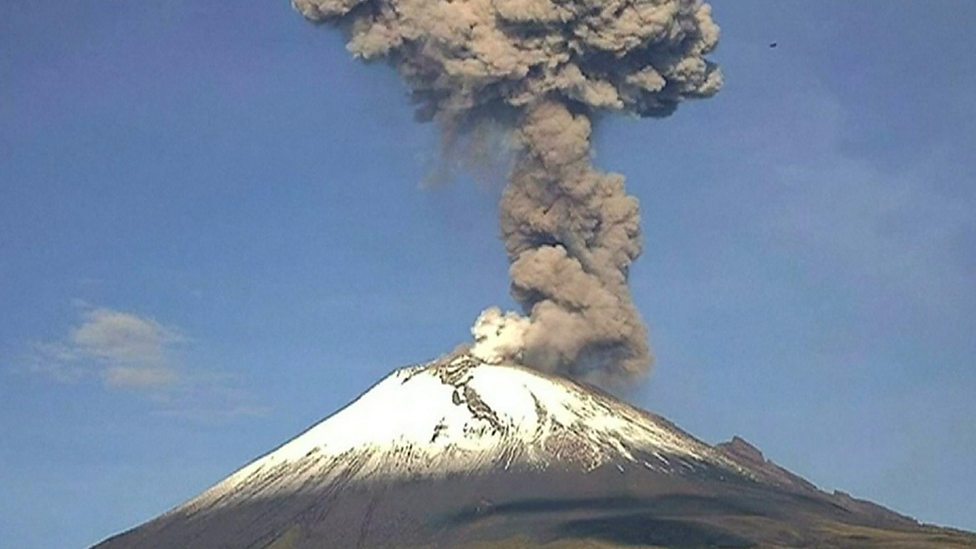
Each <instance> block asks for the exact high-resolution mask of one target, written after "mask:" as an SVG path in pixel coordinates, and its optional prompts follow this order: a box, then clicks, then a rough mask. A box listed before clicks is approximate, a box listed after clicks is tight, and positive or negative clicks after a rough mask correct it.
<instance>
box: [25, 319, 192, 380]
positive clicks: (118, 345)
mask: <svg viewBox="0 0 976 549" xmlns="http://www.w3.org/2000/svg"><path fill="white" fill-rule="evenodd" d="M82 309H83V310H82V315H81V319H80V321H79V322H77V323H76V324H75V325H74V326H72V327H71V329H70V330H69V331H68V334H67V336H66V337H64V338H63V339H61V340H58V341H41V342H35V343H33V344H32V345H31V348H32V356H31V357H30V360H29V367H30V369H31V370H32V371H34V372H37V373H40V374H46V375H48V376H50V377H52V378H53V379H55V380H57V381H62V382H72V381H78V380H79V379H81V378H84V377H86V376H89V375H97V376H99V377H100V378H101V379H102V380H103V382H104V383H105V384H106V385H109V386H112V387H120V388H157V387H164V386H167V385H172V384H174V383H176V382H178V381H179V379H180V375H179V370H178V367H177V365H176V363H175V361H174V360H173V358H172V353H173V351H174V350H175V347H176V346H178V345H180V344H181V343H183V342H184V341H185V338H184V337H183V336H182V335H181V334H180V333H179V331H177V330H175V329H173V328H170V327H167V326H164V325H162V324H160V323H159V322H157V321H156V320H154V319H152V318H149V317H146V316H140V315H137V314H134V313H129V312H124V311H117V310H114V309H108V308H104V307H100V308H92V307H89V306H84V307H83V308H82Z"/></svg>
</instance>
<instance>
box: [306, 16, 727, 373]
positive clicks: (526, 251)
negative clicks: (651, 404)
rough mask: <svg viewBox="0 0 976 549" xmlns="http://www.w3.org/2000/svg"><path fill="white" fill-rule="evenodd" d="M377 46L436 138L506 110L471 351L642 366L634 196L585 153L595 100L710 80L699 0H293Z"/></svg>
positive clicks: (620, 101)
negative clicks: (494, 264) (504, 182)
mask: <svg viewBox="0 0 976 549" xmlns="http://www.w3.org/2000/svg"><path fill="white" fill-rule="evenodd" d="M292 4H293V5H294V7H295V8H296V9H297V10H298V11H300V12H301V13H302V14H303V15H304V16H305V17H306V18H308V19H309V20H312V21H315V22H326V23H334V24H336V25H338V26H341V27H342V28H343V29H345V30H346V32H347V33H348V37H349V40H348V44H347V48H348V49H349V51H350V52H351V53H352V54H353V55H355V56H357V57H360V58H362V59H364V60H374V59H386V60H388V61H389V62H390V63H391V64H392V65H393V66H395V67H396V68H397V70H398V71H399V72H400V74H401V76H402V77H403V79H404V80H405V81H406V83H407V85H408V86H409V88H410V90H411V92H412V94H413V97H414V99H415V101H416V102H417V104H418V110H417V113H418V117H419V118H420V119H422V120H433V121H435V122H436V123H438V124H439V125H440V127H441V128H442V130H443V131H444V132H445V136H446V137H445V139H446V140H447V141H448V142H450V141H451V140H452V139H454V137H455V136H457V135H459V134H462V133H463V132H464V131H465V129H470V128H473V127H478V125H479V124H480V123H481V122H483V121H484V120H495V121H513V122H511V125H512V126H513V127H512V134H513V140H514V143H515V145H516V152H515V159H514V165H513V168H512V171H511V173H510V175H509V182H508V186H507V187H506V189H505V191H504V194H503V197H502V200H501V212H500V218H501V233H502V237H503V239H504V242H505V248H506V251H507V252H508V258H509V261H510V264H511V268H510V274H511V278H512V285H511V288H512V295H513V297H514V298H515V299H516V301H518V302H519V303H520V304H521V305H522V307H523V312H524V314H525V316H524V317H523V316H521V315H518V314H517V313H502V312H501V311H500V310H498V309H496V308H491V309H488V310H486V311H485V312H484V313H482V315H481V317H479V319H478V321H477V322H476V323H475V326H474V327H473V328H472V332H473V333H474V336H475V346H474V350H473V352H476V353H480V354H481V355H483V356H485V357H488V358H492V359H496V360H502V359H509V360H516V361H518V362H521V363H523V364H526V365H528V366H532V367H535V368H538V369H542V370H546V371H551V372H556V373H560V374H563V375H568V376H572V377H577V378H584V379H587V380H590V381H597V382H603V383H605V384H606V383H609V384H617V383H620V382H626V381H627V380H630V379H634V378H636V377H639V376H640V375H641V374H643V373H645V372H646V371H647V370H648V369H649V368H650V365H651V362H652V357H651V352H650V348H649V345H648V341H647V330H646V328H645V327H644V324H643V322H642V320H641V318H640V314H639V313H638V312H637V310H636V308H635V307H634V304H633V302H632V300H631V297H630V292H629V290H628V288H627V277H628V270H629V267H630V265H631V263H632V262H633V261H634V260H635V259H636V258H637V256H638V255H639V254H640V250H641V245H640V224H639V207H638V203H637V200H636V199H635V198H634V197H632V196H630V195H628V194H627V193H626V191H625V190H624V180H623V177H622V176H620V175H618V174H613V173H605V172H601V171H599V170H597V169H596V168H594V167H593V165H592V164H591V150H590V134H591V130H592V120H593V115H594V114H595V113H597V112H599V111H609V112H621V113H628V114H632V115H636V116H641V117H663V116H667V115H669V114H671V113H672V112H673V111H674V109H675V108H676V107H677V105H678V104H679V103H680V102H681V101H682V100H684V99H686V98H697V97H707V96H710V95H712V94H714V93H715V92H717V91H718V89H719V88H720V86H721V84H722V76H721V73H720V71H719V70H718V68H717V67H716V66H715V65H714V64H713V63H711V62H710V61H708V60H707V59H705V56H706V55H707V54H708V53H709V52H711V51H712V49H713V48H714V47H715V45H716V43H717V41H718V34H719V30H718V26H717V25H715V23H714V22H713V21H712V17H711V8H710V6H709V5H708V4H705V3H703V2H701V1H700V0H292Z"/></svg>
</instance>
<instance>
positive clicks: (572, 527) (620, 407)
mask: <svg viewBox="0 0 976 549" xmlns="http://www.w3.org/2000/svg"><path fill="white" fill-rule="evenodd" d="M901 538H906V539H909V541H910V542H911V543H912V544H913V545H907V546H912V547H926V546H932V547H935V546H939V547H946V546H948V547H952V546H958V547H976V538H974V537H971V536H969V535H968V534H965V533H956V532H955V531H951V530H946V529H939V528H935V527H930V526H926V525H920V524H918V523H917V522H916V521H915V520H914V519H911V518H910V517H906V516H903V515H900V514H898V513H895V512H894V511H891V510H888V509H886V508H884V507H881V506H879V505H876V504H873V503H871V502H867V501H863V500H858V499H855V498H852V497H850V496H849V495H847V494H844V493H842V492H835V493H834V494H827V493H826V492H823V491H821V490H819V489H818V488H817V487H816V486H815V485H813V484H812V483H809V482H808V481H806V480H804V479H803V478H802V477H799V476H798V475H795V474H793V473H791V472H790V471H787V470H786V469H784V468H782V467H779V466H778V465H776V464H774V463H772V462H771V461H769V460H766V459H765V457H764V456H763V455H762V453H761V452H760V451H759V450H758V449H757V448H755V447H754V446H752V445H751V444H749V443H748V442H746V441H745V440H744V439H741V438H739V437H735V438H733V439H732V440H731V441H730V442H728V443H722V444H718V445H715V446H710V445H708V444H706V443H704V442H702V441H700V440H698V439H696V438H695V437H693V436H692V435H690V434H688V433H686V432H684V431H683V430H681V429H680V428H679V427H677V426H676V425H674V424H673V423H671V422H670V421H668V420H667V419H665V418H663V417H661V416H658V415H656V414H653V413H651V412H647V411H645V410H641V409H639V408H636V407H634V406H631V405H629V404H627V403H624V402H622V401H620V400H618V399H616V398H615V397H613V396H611V395H609V394H607V393H604V392H602V391H600V390H597V389H595V388H593V387H590V386H588V385H585V384H579V383H576V382H574V381H571V380H567V379H564V378H561V377H554V376H550V375H547V374H543V373H540V372H537V371H535V370H530V369H526V368H524V367H521V366H517V365H511V364H490V363H486V362H485V361H483V360H480V359H478V358H476V357H474V356H471V355H469V354H467V353H463V352H462V353H457V354H454V355H450V356H448V357H445V358H443V359H439V360H435V361H432V362H429V363H426V364H420V365H415V366H411V367H406V368H400V369H397V370H394V372H393V373H391V374H390V375H388V376H387V377H385V378H384V379H382V380H381V381H380V382H378V383H377V384H375V385H373V386H372V387H371V388H370V389H369V390H367V391H366V392H364V393H363V394H362V395H361V396H360V397H359V398H357V399H355V400H354V401H353V402H351V403H350V404H349V405H347V406H345V407H343V408H342V409H340V410H339V411H337V412H336V413H334V414H332V415H330V416H328V417H327V418H325V419H324V420H322V421H320V422H319V423H317V424H315V425H313V426H312V427H310V428H309V429H307V430H305V431H304V432H302V433H301V434H299V435H298V436H296V437H294V438H293V439H291V440H289V441H288V442H286V443H285V444H283V445H281V446H279V447H278V448H276V449H275V450H272V451H271V452H269V453H268V454H265V455H264V456H262V457H260V458H258V459H256V460H253V461H252V462H251V463H249V464H247V465H245V466H244V467H242V468H241V469H239V470H238V471H236V472H235V473H233V474H232V475H230V476H229V477H227V478H226V479H224V480H223V481H220V482H218V483H217V484H215V485H214V486H212V487H211V488H209V489H208V490H206V491H204V492H203V493H201V494H200V495H199V496H197V497H195V498H192V499H190V500H189V501H188V502H186V503H184V504H182V505H180V506H177V507H176V508H174V509H172V510H170V511H169V512H167V513H165V514H163V515H161V516H160V517H157V518H156V519H154V520H152V521H150V522H148V523H146V524H144V525H142V526H140V527H137V528H135V529H133V530H130V531H129V532H125V533H123V534H120V535H118V536H115V537H112V538H110V539H108V540H106V541H105V542H103V543H102V544H99V545H98V546H97V547H99V548H102V549H110V548H118V547H141V546H146V545H151V546H155V547H269V548H270V547H274V548H276V549H278V548H281V547H294V548H304V547H320V546H323V545H326V546H339V547H345V546H354V547H371V546H438V547H463V546H477V545H478V544H485V543H488V544H492V543H494V544H500V546H513V545H511V544H513V543H515V544H516V545H515V546H517V543H518V540H519V539H523V540H529V541H526V543H528V544H529V545H535V544H542V543H565V544H569V545H568V546H571V545H572V544H573V543H577V542H582V541H583V540H590V541H593V542H594V543H596V542H599V543H611V544H619V545H630V546H635V545H636V546H640V545H647V546H675V547H681V546H689V544H690V546H706V547H707V546H731V547H754V546H764V547H765V546H769V547H776V546H784V547H793V546H803V545H804V544H806V545H807V546H816V547H821V546H825V547H830V546H838V547H848V546H864V547H872V546H895V547H897V546H898V543H901V541H899V540H900V539H901ZM929 538H933V539H935V540H936V541H931V542H930V541H929ZM956 538H958V540H962V541H958V540H957V539H956ZM838 539H841V540H843V541H842V542H837V543H840V544H839V545H837V544H835V541H832V540H838ZM872 539H874V540H876V541H872ZM513 540H514V541H513ZM877 540H880V541H877ZM832 543H834V544H835V545H831V544H832ZM872 543H876V544H875V545H872ZM906 543H908V542H906ZM927 543H936V544H937V545H925V544H927ZM506 544H508V545H506ZM947 544H948V545H947ZM953 544H956V545H953Z"/></svg>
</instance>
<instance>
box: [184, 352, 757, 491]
mask: <svg viewBox="0 0 976 549" xmlns="http://www.w3.org/2000/svg"><path fill="white" fill-rule="evenodd" d="M607 464H615V465H616V466H617V467H618V468H619V469H621V470H623V468H625V467H644V468H647V469H651V470H655V471H659V472H675V471H676V472H687V471H693V470H695V469H696V468H697V467H700V466H701V465H704V464H707V465H711V466H718V467H720V468H723V469H726V470H731V471H737V472H743V473H744V471H742V470H741V468H740V467H739V466H737V465H735V464H733V463H732V462H731V461H730V460H728V459H727V458H725V457H724V456H723V455H722V454H721V453H720V452H717V451H715V450H714V449H713V448H711V447H710V446H708V445H706V444H704V443H702V442H700V441H698V440H696V439H694V438H693V437H691V436H690V435H687V434H686V433H684V432H682V431H680V430H679V429H677V428H676V427H674V426H673V425H671V424H670V423H669V422H667V421H665V420H663V419H661V418H658V417H656V416H653V415H651V414H648V413H646V412H642V411H640V410H638V409H636V408H633V407H631V406H629V405H627V404H625V403H623V402H621V401H619V400H617V399H615V398H613V397H610V396H608V395H605V394H603V393H602V392H599V391H597V390H595V389H592V388H590V387H586V386H582V385H577V384H576V383H573V382H571V381H569V380H565V379H562V378H557V377H551V376H547V375H545V374H541V373H539V372H536V371H534V370H530V369H527V368H523V367H520V366H513V365H493V364H487V363H484V362H482V361H480V360H478V359H476V358H474V357H472V356H471V355H468V354H461V355H458V356H455V357H449V358H447V359H443V360H440V361H435V362H431V363H428V364H424V365H419V366H413V367H409V368H403V369H400V370H396V371H395V372H393V373H392V374H390V375H389V376H388V377H386V378H385V379H383V380H382V381H381V382H379V383H378V384H376V385H375V386H373V387H372V388H371V389H370V390H369V391H367V392H366V393H365V394H363V395H362V396H360V397H359V398H358V399H357V400H355V401H354V402H352V403H351V404H349V405H348V406H347V407H346V408H344V409H342V410H340V411H339V412H337V413H336V414H334V415H333V416H331V417H329V418H327V419H325V420H323V421H322V422H320V423H319V424H317V425H315V426H314V427H312V428H311V429H309V430H307V431H306V432H304V433H302V434H301V435H299V436H298V437H296V438H294V439H292V440H291V441H289V442H288V443H286V444H284V445H283V446H281V447H279V448H278V449H276V450H274V451H272V452H271V453H269V454H267V455H265V456H264V457H261V458H259V459H257V460H256V461H254V462H252V463H251V464H249V465H247V466H246V467H244V468H242V469H241V470H239V471H237V472H236V473H234V474H233V475H231V476H230V477H228V478H227V479H225V480H224V481H222V482H220V483H219V484H217V485H215V486H214V487H212V488H211V489H209V490H207V491H206V492H204V493H203V494H201V495H200V496H198V497H197V498H195V499H194V500H191V501H190V502H188V503H187V504H186V506H184V509H185V508H186V507H190V508H200V507H220V506H223V505H227V504H231V503H233V502H234V501H237V500H239V499H241V498H253V497H258V498H265V497H280V496H284V495H289V494H292V493H298V492H305V491H314V490H322V489H328V487H330V486H333V487H338V486H344V485H347V484H350V483H353V484H354V483H357V482H368V481H390V480H401V479H402V480H410V479H417V478H429V477H443V476H448V475H452V474H459V473H477V472H479V471H482V472H487V471H489V470H496V469H509V468H513V467H514V468H517V469H522V470H525V469H547V468H549V467H562V468H567V467H568V468H574V469H577V470H580V471H584V472H585V471H589V470H592V469H594V468H597V467H599V466H602V465H607ZM337 483H338V485H337Z"/></svg>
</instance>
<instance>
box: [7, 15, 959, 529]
mask: <svg viewBox="0 0 976 549" xmlns="http://www.w3.org/2000/svg"><path fill="white" fill-rule="evenodd" d="M714 4H715V17H716V20H717V21H718V22H719V24H720V25H721V26H722V28H723V39H722V42H721V44H720V47H719V50H718V51H717V53H716V54H715V58H716V59H717V61H719V62H720V63H721V64H722V65H723V69H724V71H725V74H726V86H725V88H724V89H723V91H722V92H721V93H720V94H719V95H718V96H716V97H714V98H712V99H710V100H708V101H703V102H698V103H689V104H687V105H685V106H684V107H683V108H682V109H679V111H678V112H677V113H676V115H675V116H672V117H671V118H669V119H666V120H645V121H639V120H631V119H615V118H607V119H604V120H603V121H602V122H601V124H600V125H599V126H598V128H597V130H596V134H595V136H596V137H595V146H596V162H597V163H598V164H599V165H600V166H602V167H604V168H606V169H612V170H615V171H620V172H623V173H624V174H626V175H627V177H628V186H629V189H630V190H631V192H633V193H634V194H636V195H637V196H638V197H639V198H640V200H641V203H642V210H643V212H644V222H643V223H644V231H645V252H644V256H643V257H642V258H641V259H640V260H639V261H638V263H637V264H636V265H635V267H634V269H633V272H632V287H633V292H634V296H635V301H636V303H637V305H638V307H639V308H640V309H641V311H642V312H643V314H644V316H645V318H646V319H647V321H648V323H649V325H650V327H651V331H652V343H653V345H654V347H655V349H656V352H657V355H658V364H657V367H656V370H655V372H654V374H653V376H652V377H651V379H650V380H649V381H648V382H647V383H645V384H643V385H641V386H640V387H638V388H635V389H634V390H633V392H632V393H631V394H629V395H627V397H628V398H629V399H630V400H632V401H633V402H635V403H637V404H638V405H641V406H643V407H646V408H648V409H651V410H653V411H657V412H659V413H662V414H664V415H666V416H668V417H669V418H671V419H672V420H674V421H676V422H677V423H678V424H679V425H681V426H683V427H684V428H686V429H687V430H689V431H691V432H692V433H694V434H696V435H697V436H699V437H701V438H703V439H705V440H707V441H710V442H718V441H721V440H725V439H728V438H730V437H731V436H732V435H733V434H739V435H742V436H744V437H745V438H747V439H748V440H750V441H752V442H754V443H755V444H756V445H757V446H759V447H760V448H762V449H763V450H764V451H765V452H766V455H767V456H768V457H770V458H772V459H774V460H776V461H777V462H779V463H781V464H783V465H785V466H787V467H789V468H791V469H793V470H794V471H796V472H798V473H800V474H802V475H804V476H806V477H807V478H809V479H811V480H812V481H814V482H816V483H817V484H819V485H820V486H822V487H824V488H827V489H834V488H838V489H842V490H845V491H849V492H851V493H852V494H854V495H856V496H860V497H866V498H869V499H873V500H876V501H879V502H881V503H883V504H885V505H888V506H891V507H893V508H894V509H896V510H898V511H901V512H905V513H908V514H911V515H913V516H916V517H918V518H919V519H921V520H924V521H928V522H935V523H939V524H948V525H953V526H957V527H963V528H968V529H976V518H974V517H976V512H974V511H976V509H974V507H973V504H972V493H973V492H976V469H974V468H973V466H972V465H973V460H972V455H973V453H974V452H976V421H974V419H973V418H976V399H973V398H972V395H973V394H976V368H974V359H976V337H973V334H974V333H976V217H974V214H973V212H976V155H973V154H972V151H973V150H976V103H974V102H973V100H972V95H973V94H972V90H973V89H974V88H976V61H974V58H973V57H972V56H971V55H970V52H972V51H973V50H974V49H976V37H974V35H973V34H972V32H971V28H972V26H973V24H974V23H976V5H974V4H972V3H971V2H965V1H962V0H959V1H955V2H952V1H937V2H921V1H919V2H881V1H876V2H857V3H849V2H842V1H832V2H817V3H812V2H799V1H779V0H777V1H763V2H760V1H748V2H746V1H735V2H733V1H730V0H724V1H721V2H719V1H716V2H714ZM772 41H776V42H778V43H779V45H778V47H777V48H775V49H771V48H769V47H768V43H769V42H772ZM437 145H438V136H437V134H436V130H435V128H433V127H431V126H429V125H419V124H416V123H415V122H414V121H413V115H412V109H411V107H410V105H409V101H408V99H407V97H406V92H405V89H404V87H403V86H402V85H401V84H400V83H399V81H398V80H397V77H396V75H394V74H393V73H392V71H390V70H388V69H387V68H386V67H385V66H383V65H382V64H374V65H369V66H363V65H361V64H358V63H357V62H355V61H352V60H351V59H349V58H348V55H347V54H346V52H345V51H344V48H343V44H342V41H341V37H340V36H339V35H338V34H337V33H335V32H331V31H328V30H327V29H323V28H316V27H313V26H311V25H308V24H306V23H305V22H303V21H302V19H301V18H300V17H299V16H298V15H297V14H295V13H293V12H292V11H291V9H290V8H289V6H288V4H287V2H283V1H282V2H209V3H201V2H190V1H181V0H173V1H168V2H139V3H122V2H77V1H70V0H69V1H66V2H60V3H57V4H52V3H43V2H42V3H37V2H26V1H20V0H15V1H12V2H5V3H3V5H2V7H0V311H2V314H0V430H2V433H3V439H4V440H3V444H0V486H3V489H4V494H5V496H6V497H4V498H2V500H0V532H3V537H4V540H5V542H4V543H5V545H6V544H9V545H10V546H11V547H39V548H40V547H71V546H84V545H86V544H91V543H94V542H96V541H98V540H100V539H102V538H104V537H106V536H108V535H110V534H112V533H115V532H117V531H120V530H123V529H125V528H128V527H131V526H133V525H135V524H137V523H140V522H142V521H144V520H146V519H148V518H151V517H153V516H155V515H157V514H159V513H160V512H163V511H165V510H166V509H168V508H170V507H171V506H173V505H176V504H178V503H180V502H181V501H183V500H185V499H186V498H188V497H190V496H192V495H195V494H196V493H198V492H199V491H201V490H202V489H204V488H206V487H207V486H208V485H210V484H212V483H213V482H215V481H217V480H219V479H220V478H222V477H223V476H225V475H227V474H229V473H230V472H232V471H233V470H234V469H235V468H237V467H239V466H241V465H243V464H244V463H245V462H247V461H249V460H250V459H252V458H254V457H256V456H258V455H259V454H261V453H263V452H265V451H267V450H269V449H271V448H272V447H274V446H276V445H277V444H279V443H281V442H283V441H284V440H286V439H287V438H289V437H291V436H293V435H294V434H296V433H298V432H299V431H300V430H302V429H303V428H305V427H307V426H308V425H309V424H311V423H313V422H315V421H317V420H318V419H320V418H322V417H324V416H326V415H328V414H330V413H332V412H333V411H334V410H336V409H337V408H338V407H340V406H342V405H343V404H345V403H346V402H348V401H349V400H350V399H352V398H354V397H355V396H356V395H358V394H359V393H361V392H362V391H363V390H365V389H366V388H367V387H368V386H369V385H371V384H372V383H373V382H375V381H376V380H378V379H379V378H380V377H382V376H383V375H385V374H386V373H387V372H389V371H390V370H391V369H392V368H394V367H397V366H401V365H404V364H407V363H412V362H416V361H421V360H424V359H428V358H431V357H434V356H437V355H439V354H441V353H443V352H445V351H448V350H450V349H451V348H453V347H454V346H455V344H457V343H459V342H462V341H465V340H466V339H467V337H468V335H467V330H468V326H469V325H470V323H471V321H472V320H473V319H474V318H475V316H476V315H477V313H478V312H479V311H480V310H481V309H483V308H484V307H485V306H488V305H492V304H501V305H503V306H509V307H511V306H512V303H511V301H510V299H509V298H508V296H507V284H508V281H507V277H506V270H507V265H506V262H505V257H504V253H503V250H502V247H501V244H500V243H499V242H498V241H497V239H496V235H497V228H496V224H495V215H496V208H495V201H496V199H497V196H498V194H499V187H498V185H494V186H493V185H490V184H484V183H474V182H472V181H470V180H468V179H466V178H464V177H462V178H460V179H459V180H458V181H456V182H454V183H453V184H451V185H444V186H440V187H438V188H436V189H426V190H425V189H422V188H421V186H420V182H421V181H422V180H423V179H424V177H425V175H426V174H429V173H430V172H431V170H432V168H433V167H434V166H436V165H437V162H438V159H437V154H436V151H437Z"/></svg>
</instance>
